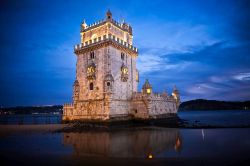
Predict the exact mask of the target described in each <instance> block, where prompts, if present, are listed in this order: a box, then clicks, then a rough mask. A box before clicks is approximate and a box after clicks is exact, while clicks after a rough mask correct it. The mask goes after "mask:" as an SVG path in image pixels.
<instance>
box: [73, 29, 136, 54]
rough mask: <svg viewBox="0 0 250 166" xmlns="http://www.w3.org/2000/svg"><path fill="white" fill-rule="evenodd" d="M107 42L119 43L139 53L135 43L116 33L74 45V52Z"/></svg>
mask: <svg viewBox="0 0 250 166" xmlns="http://www.w3.org/2000/svg"><path fill="white" fill-rule="evenodd" d="M105 42H112V43H114V44H117V45H119V46H122V47H124V48H127V49H129V50H130V51H132V52H134V53H136V54H138V49H137V48H136V47H134V46H133V45H130V44H128V43H127V42H125V41H123V40H122V39H119V38H117V37H115V36H114V35H111V34H109V35H103V36H101V37H98V38H95V39H93V40H89V41H86V42H84V43H81V44H77V45H75V46H74V52H77V51H80V50H82V49H85V48H88V47H92V46H95V45H98V44H101V43H105Z"/></svg>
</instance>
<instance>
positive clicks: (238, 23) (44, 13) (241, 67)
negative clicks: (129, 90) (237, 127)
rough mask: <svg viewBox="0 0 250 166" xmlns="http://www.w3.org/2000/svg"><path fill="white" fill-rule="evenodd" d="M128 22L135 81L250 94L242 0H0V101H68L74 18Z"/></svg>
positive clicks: (249, 13)
mask: <svg viewBox="0 0 250 166" xmlns="http://www.w3.org/2000/svg"><path fill="white" fill-rule="evenodd" d="M107 9H110V10H111V12H112V13H113V17H114V18H115V19H116V20H117V21H120V20H122V19H125V21H126V22H128V23H129V24H131V25H132V27H133V33H134V46H136V47H137V48H138V49H139V57H138V63H137V67H138V69H139V71H140V85H139V87H138V90H140V89H141V86H142V84H143V82H144V81H145V79H146V78H148V79H149V81H150V83H151V84H152V85H153V91H155V92H162V91H163V90H166V91H167V92H168V93H169V94H170V93H171V91H172V88H173V86H174V85H176V86H177V88H178V89H179V90H180V94H181V98H182V101H185V100H191V99H196V98H204V99H218V100H249V99H250V32H249V31H250V1H247V0H246V1H230V0H220V1H215V0H204V1H202V0H182V1H179V0H172V1H167V0H163V1H158V0H153V1H152V0H149V1H147V0H142V1H139V0H138V1H136V0H133V1H129V0H126V1H124V0H121V1H110V0H109V1H108V0H97V1H92V0H87V1H85V0H78V1H73V0H72V1H71V0H53V1H52V0H40V1H38V0H22V1H20V0H15V1H14V0H1V2H0V21H1V22H0V29H1V30H0V66H1V68H0V69H1V70H0V74H1V76H0V105H1V106H16V105H50V104H63V103H65V102H70V101H71V100H72V99H71V96H72V84H73V82H74V79H75V63H76V57H75V55H74V53H73V45H75V44H78V43H79V41H80V35H79V30H80V23H81V22H82V21H83V19H85V20H86V22H87V24H91V23H93V22H95V21H98V20H100V19H103V18H104V17H105V13H106V11H107Z"/></svg>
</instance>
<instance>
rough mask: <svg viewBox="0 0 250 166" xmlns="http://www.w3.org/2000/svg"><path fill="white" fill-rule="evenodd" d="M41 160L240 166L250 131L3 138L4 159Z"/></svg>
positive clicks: (0, 153)
mask: <svg viewBox="0 0 250 166" xmlns="http://www.w3.org/2000/svg"><path fill="white" fill-rule="evenodd" d="M9 154H11V156H9ZM20 156H21V157H20ZM41 156H45V157H49V158H53V159H54V160H55V159H58V161H59V160H60V162H63V163H64V164H65V163H67V162H74V161H79V160H82V159H85V158H89V157H90V158H91V157H92V159H93V158H99V161H102V160H103V158H109V159H112V161H113V160H115V159H116V158H123V159H138V158H139V159H145V161H147V159H149V158H152V159H151V160H154V159H171V161H172V160H174V161H182V160H189V159H195V160H196V159H197V160H202V162H204V161H216V162H217V161H222V162H223V163H225V162H230V163H232V162H233V163H235V162H237V163H238V162H242V161H244V162H245V161H248V159H249V158H250V129H249V128H244V129H169V128H153V129H152V128H148V129H147V128H146V129H145V128H144V129H141V130H129V131H117V132H95V131H91V132H84V133H53V134H52V133H33V134H13V135H8V136H2V137H0V159H1V157H2V158H3V159H5V160H6V161H7V160H10V161H18V160H20V158H21V160H24V159H25V160H26V158H27V159H31V160H32V159H37V158H39V157H41ZM62 156H63V157H62ZM6 158H7V159H6ZM32 161H33V160H32ZM38 161H39V160H38ZM38 161H37V160H35V161H33V162H38ZM25 162H27V160H26V161H25ZM39 162H40V161H39ZM44 162H46V161H44ZM66 165H67V164H66ZM204 165H206V164H204ZM212 165H213V164H212Z"/></svg>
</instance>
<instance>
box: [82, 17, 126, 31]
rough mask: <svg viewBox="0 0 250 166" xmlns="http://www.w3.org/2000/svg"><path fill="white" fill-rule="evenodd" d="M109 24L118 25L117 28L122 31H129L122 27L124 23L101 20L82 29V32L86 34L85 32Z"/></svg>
mask: <svg viewBox="0 0 250 166" xmlns="http://www.w3.org/2000/svg"><path fill="white" fill-rule="evenodd" d="M107 22H111V23H113V24H114V25H116V26H117V27H119V28H121V29H122V30H125V31H128V29H126V28H124V27H123V26H122V25H123V23H119V22H117V21H116V20H114V19H111V20H104V19H102V20H99V21H97V22H94V23H92V24H89V25H87V26H86V27H85V28H82V29H81V32H85V31H88V30H90V29H93V28H96V27H98V26H100V25H103V24H105V23H107Z"/></svg>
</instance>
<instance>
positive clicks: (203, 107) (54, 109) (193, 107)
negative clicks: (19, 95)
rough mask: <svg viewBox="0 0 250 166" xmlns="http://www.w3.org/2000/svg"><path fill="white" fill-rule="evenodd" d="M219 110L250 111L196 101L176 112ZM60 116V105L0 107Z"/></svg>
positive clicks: (246, 106) (245, 105) (236, 104)
mask: <svg viewBox="0 0 250 166" xmlns="http://www.w3.org/2000/svg"><path fill="white" fill-rule="evenodd" d="M221 110H236V111H237V110H250V101H242V102H241V101H218V100H205V99H196V100H190V101H185V102H182V103H181V105H180V107H179V110H178V111H221ZM43 113H46V114H51V113H52V114H53V113H54V114H62V113H63V106H62V105H51V106H16V107H1V108H0V115H5V114H43Z"/></svg>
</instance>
